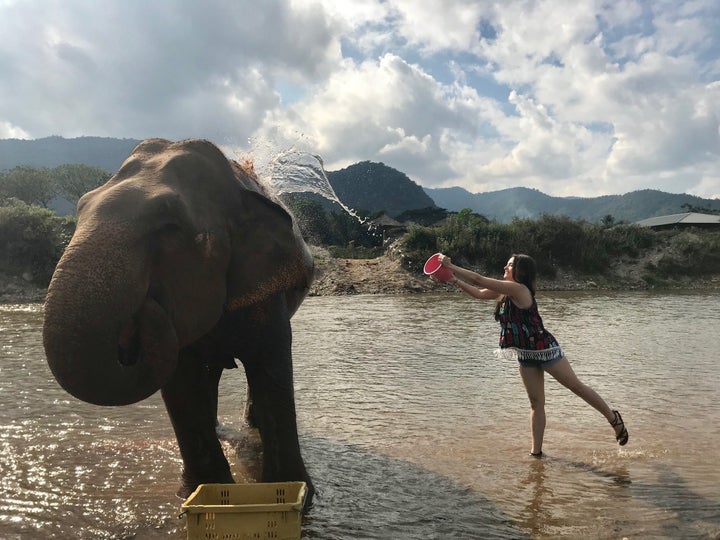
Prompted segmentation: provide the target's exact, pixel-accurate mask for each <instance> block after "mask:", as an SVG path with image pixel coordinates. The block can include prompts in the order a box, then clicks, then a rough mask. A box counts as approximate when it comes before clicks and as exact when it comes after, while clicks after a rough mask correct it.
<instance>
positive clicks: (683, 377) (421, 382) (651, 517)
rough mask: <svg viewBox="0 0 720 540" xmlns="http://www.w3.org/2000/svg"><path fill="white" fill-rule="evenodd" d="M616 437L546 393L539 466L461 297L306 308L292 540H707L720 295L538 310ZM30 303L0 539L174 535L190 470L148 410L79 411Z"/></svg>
mask: <svg viewBox="0 0 720 540" xmlns="http://www.w3.org/2000/svg"><path fill="white" fill-rule="evenodd" d="M538 300H539V303H540V307H541V313H542V314H543V317H544V320H545V323H546V326H547V327H548V328H549V329H550V330H551V331H552V332H553V333H554V334H555V336H556V337H557V338H558V340H559V341H560V343H561V344H562V345H563V347H564V348H565V350H566V353H567V354H568V358H569V359H570V361H571V363H572V364H573V367H574V369H575V371H576V373H577V374H578V375H579V377H580V378H581V379H582V380H583V381H584V382H586V383H587V384H589V385H590V386H592V387H593V388H595V389H596V390H597V391H598V392H599V393H600V394H601V395H602V396H603V397H604V398H605V399H606V400H607V401H608V402H609V403H610V405H611V406H612V407H613V408H617V409H619V410H620V411H621V412H622V414H623V417H624V419H625V421H626V423H627V427H628V429H629V432H630V442H629V443H628V445H627V446H625V447H623V448H620V447H618V445H617V443H616V442H615V439H614V435H613V431H612V428H610V426H609V425H608V424H607V423H606V422H605V420H604V419H603V418H602V417H601V416H600V415H599V414H598V413H597V412H595V411H594V410H593V409H591V408H590V407H589V406H587V405H586V404H585V403H584V402H583V401H581V400H580V399H579V398H578V397H576V396H575V395H573V394H572V393H570V392H569V391H567V390H566V389H564V388H562V387H561V386H560V385H558V384H557V383H556V382H555V381H554V380H552V378H547V380H546V394H547V395H546V398H547V405H546V409H547V415H548V425H547V430H546V434H545V445H544V448H543V450H544V452H545V454H546V457H545V458H543V459H541V460H537V459H533V458H530V457H529V456H528V455H527V454H528V451H529V449H530V438H529V406H528V403H527V397H526V395H525V391H524V389H523V387H522V383H521V382H520V378H519V376H518V373H517V369H516V367H515V366H514V365H513V364H512V363H511V362H508V361H499V360H497V359H495V357H494V356H493V349H494V347H495V346H496V344H497V335H498V329H497V323H496V322H495V321H494V320H493V319H492V305H491V304H490V303H483V302H479V301H476V300H472V299H470V298H467V297H464V296H460V295H458V294H453V293H442V294H434V293H433V294H420V295H400V296H374V295H359V296H348V297H312V298H308V299H307V300H306V302H305V303H304V304H303V306H302V307H301V308H300V310H299V311H298V313H297V314H296V316H295V317H294V319H293V331H294V344H293V349H294V363H295V388H296V401H297V409H298V425H299V430H300V434H301V439H300V442H301V446H302V449H303V455H304V457H305V460H306V464H307V467H308V470H309V472H310V474H311V476H312V477H313V479H314V482H315V484H316V487H317V489H318V496H317V498H316V500H315V503H314V505H313V507H312V509H311V510H310V512H309V514H308V515H307V516H306V517H305V518H304V521H303V537H304V538H318V539H361V538H368V539H370V538H377V539H404V538H409V539H414V538H417V539H421V538H422V539H427V538H437V539H445V538H461V539H465V538H467V539H475V538H478V539H480V538H542V539H545V538H547V539H550V538H558V537H565V538H592V539H599V538H623V537H627V538H718V537H720V472H718V470H719V469H718V465H717V463H718V458H719V457H720V422H718V417H720V384H719V383H718V361H719V360H720V352H719V350H718V344H719V343H720V338H719V335H720V296H719V295H718V294H717V292H715V291H705V292H703V291H693V292H684V293H683V292H624V293H621V292H542V293H540V294H539V297H538ZM41 326H42V307H41V306H40V305H38V304H30V305H4V306H0V411H1V412H0V485H1V487H2V489H1V490H0V538H2V539H4V540H5V539H7V540H18V539H26V538H28V539H32V540H35V539H38V540H44V539H49V538H61V539H66V538H74V539H75V538H76V539H103V538H112V539H116V538H117V539H121V538H123V539H124V538H134V539H150V540H156V539H160V538H164V539H170V540H180V539H184V538H185V535H186V532H185V521H184V519H185V518H181V517H178V514H179V513H180V502H181V501H180V500H179V499H177V498H175V496H174V492H175V490H176V489H177V487H178V484H179V472H180V466H181V462H180V459H179V455H178V452H177V449H176V446H175V440H174V436H173V433H172V429H171V427H170V424H169V421H168V419H167V415H166V413H165V410H164V407H163V405H162V401H161V400H160V397H159V395H154V396H152V397H151V398H149V399H147V400H145V401H144V402H141V403H139V404H136V405H132V406H127V407H118V408H101V407H96V406H92V405H88V404H85V403H81V402H79V401H77V400H75V399H74V398H72V397H71V396H69V395H68V394H66V393H65V392H64V391H63V390H62V389H60V388H59V387H58V385H57V383H56V382H55V381H54V379H53V378H52V376H51V375H50V372H49V369H48V367H47V364H46V362H45V359H44V355H43V350H42V339H41ZM244 392H245V389H244V376H243V374H242V372H241V370H231V371H228V372H226V375H225V377H224V378H223V381H222V383H221V397H220V400H221V402H220V411H219V416H220V420H221V423H222V431H223V433H224V435H225V439H226V440H225V442H224V446H225V449H226V453H227V455H228V457H229V459H230V461H231V465H232V468H233V472H234V474H235V476H236V479H237V480H238V481H246V480H251V479H252V478H253V477H254V475H255V474H256V473H257V469H258V461H259V458H258V453H257V439H256V437H255V436H254V434H253V433H252V432H250V431H249V430H247V429H246V428H245V427H244V425H243V424H242V422H241V420H240V411H241V408H242V402H243V399H244Z"/></svg>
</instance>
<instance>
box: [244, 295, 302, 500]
mask: <svg viewBox="0 0 720 540" xmlns="http://www.w3.org/2000/svg"><path fill="white" fill-rule="evenodd" d="M239 318H240V319H241V320H237V319H236V321H237V322H239V323H240V324H241V325H242V329H243V330H242V336H243V342H242V347H241V349H240V350H239V351H238V357H239V358H240V360H241V361H242V363H243V365H244V366H245V372H246V376H247V381H248V386H249V392H250V398H251V403H252V409H251V410H252V419H253V421H254V422H255V423H256V424H257V427H258V429H259V431H260V438H261V439H262V446H263V473H262V479H263V481H265V482H287V481H304V482H306V483H307V486H308V497H307V499H306V503H307V504H310V502H311V500H312V496H313V494H314V491H315V490H314V487H313V484H312V481H311V480H310V476H309V475H308V473H307V470H306V468H305V463H304V462H303V459H302V455H301V452H300V443H299V442H298V431H297V418H296V413H295V396H294V390H293V376H292V334H291V329H290V316H289V314H288V311H287V306H286V304H285V300H284V298H283V297H282V295H276V296H275V297H273V298H272V299H271V300H270V301H268V302H267V303H264V304H262V305H261V306H256V307H254V308H253V309H250V310H244V312H243V314H241V315H239Z"/></svg>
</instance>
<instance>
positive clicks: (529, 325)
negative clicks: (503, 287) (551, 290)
mask: <svg viewBox="0 0 720 540" xmlns="http://www.w3.org/2000/svg"><path fill="white" fill-rule="evenodd" d="M498 319H499V321H500V349H499V350H498V351H497V353H498V354H499V355H500V356H502V357H506V358H511V359H517V360H537V361H540V362H546V361H548V360H555V359H556V358H562V357H563V356H564V354H563V351H562V349H561V348H560V345H559V344H558V342H557V340H556V339H555V338H554V337H553V335H552V334H551V333H550V332H548V331H547V330H545V327H544V326H543V322H542V318H541V317H540V313H539V312H538V307H537V302H536V301H535V298H533V302H532V305H531V306H530V307H529V308H527V309H520V308H519V307H517V306H516V305H515V304H514V303H513V302H512V300H510V298H509V297H507V296H506V297H505V298H504V299H503V300H502V302H501V304H500V309H499V311H498Z"/></svg>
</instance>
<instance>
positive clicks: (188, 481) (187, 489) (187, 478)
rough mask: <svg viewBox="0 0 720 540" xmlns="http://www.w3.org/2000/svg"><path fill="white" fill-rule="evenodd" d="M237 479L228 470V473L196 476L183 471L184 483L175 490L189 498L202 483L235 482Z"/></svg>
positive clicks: (178, 495)
mask: <svg viewBox="0 0 720 540" xmlns="http://www.w3.org/2000/svg"><path fill="white" fill-rule="evenodd" d="M234 483H235V480H234V479H233V477H232V474H230V472H229V471H228V472H227V474H217V475H203V476H196V475H190V474H188V473H186V472H183V478H182V484H181V485H180V487H179V488H178V490H177V491H176V492H175V495H176V496H177V497H179V498H181V499H183V500H184V499H187V498H188V497H189V496H190V495H192V493H193V492H194V491H195V490H196V489H197V488H198V486H199V485H200V484H234Z"/></svg>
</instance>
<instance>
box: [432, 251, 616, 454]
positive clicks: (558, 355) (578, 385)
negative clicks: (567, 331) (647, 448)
mask: <svg viewBox="0 0 720 540" xmlns="http://www.w3.org/2000/svg"><path fill="white" fill-rule="evenodd" d="M439 260H440V263H441V264H442V265H443V266H445V267H446V268H449V269H450V270H452V272H453V274H454V275H453V277H452V278H451V279H450V281H451V282H452V283H455V284H456V285H457V286H458V287H459V288H460V289H461V290H463V291H464V292H465V293H467V294H469V295H470V296H472V297H474V298H479V299H481V300H496V301H497V306H496V308H495V319H496V320H497V321H499V322H500V349H499V353H500V355H501V356H504V357H510V358H513V359H517V361H518V364H519V369H520V377H521V378H522V381H523V384H524V385H525V390H526V391H527V394H528V398H529V399H530V426H531V433H532V449H531V450H530V455H531V456H534V457H541V456H542V443H543V436H544V434H545V385H544V373H545V372H546V371H547V372H548V373H549V374H550V375H552V376H553V377H554V378H555V379H556V380H557V381H558V382H559V383H560V384H562V385H563V386H565V387H566V388H569V389H570V390H572V391H573V392H574V393H575V394H577V395H578V396H580V397H581V398H583V399H584V400H585V401H586V402H587V403H589V404H590V405H591V406H593V407H594V408H595V409H597V410H598V411H599V412H600V413H601V414H602V415H603V416H604V417H605V418H606V419H607V421H608V422H609V423H610V425H611V426H612V427H613V428H614V430H615V438H616V440H617V441H618V443H619V444H620V446H624V445H625V444H627V442H628V438H629V435H628V431H627V429H626V428H625V424H624V422H623V419H622V416H620V413H619V412H618V411H615V410H612V409H611V408H610V407H609V406H608V404H607V403H605V400H603V398H601V397H600V395H599V394H598V393H597V392H595V390H593V389H592V388H590V387H589V386H587V385H585V384H583V383H582V382H581V381H580V380H579V379H578V378H577V376H576V375H575V372H574V371H573V369H572V367H571V366H570V362H568V360H567V358H565V354H564V353H563V350H562V349H561V348H560V345H558V342H557V341H556V340H555V338H554V337H553V335H552V334H551V333H550V332H548V331H547V330H545V327H544V326H543V322H542V318H541V317H540V314H539V313H538V307H537V302H536V301H535V274H536V269H535V261H534V260H533V259H532V257H529V256H528V255H513V256H512V257H510V259H509V260H508V262H507V264H506V265H505V269H504V270H505V273H504V275H503V279H492V278H489V277H486V276H481V275H480V274H477V273H475V272H472V271H471V270H467V269H465V268H461V267H459V266H456V265H454V264H453V263H452V260H451V259H450V257H448V256H446V255H440V257H439Z"/></svg>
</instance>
